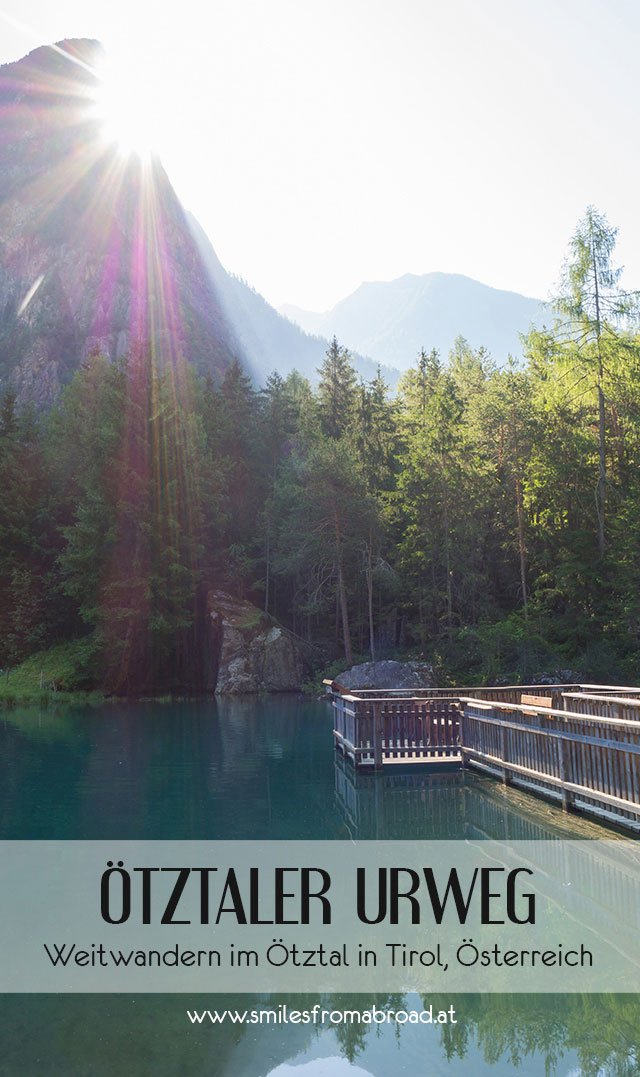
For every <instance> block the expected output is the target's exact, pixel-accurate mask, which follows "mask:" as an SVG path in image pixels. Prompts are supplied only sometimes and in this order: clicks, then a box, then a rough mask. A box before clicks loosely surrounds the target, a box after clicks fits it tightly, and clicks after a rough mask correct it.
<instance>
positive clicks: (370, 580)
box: [367, 529, 376, 662]
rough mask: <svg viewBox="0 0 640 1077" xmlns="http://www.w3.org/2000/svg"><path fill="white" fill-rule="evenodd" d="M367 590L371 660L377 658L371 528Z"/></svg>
mask: <svg viewBox="0 0 640 1077" xmlns="http://www.w3.org/2000/svg"><path fill="white" fill-rule="evenodd" d="M367 591H368V598H369V650H370V651H371V661H372V662H375V660H376V648H375V643H374V638H373V532H372V531H371V529H369V568H368V572H367Z"/></svg>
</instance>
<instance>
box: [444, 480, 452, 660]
mask: <svg viewBox="0 0 640 1077" xmlns="http://www.w3.org/2000/svg"><path fill="white" fill-rule="evenodd" d="M442 507H443V511H444V563H445V571H446V573H447V637H448V651H449V661H450V662H453V596H452V591H451V558H450V552H449V505H448V503H447V487H446V483H444V482H443V484H442Z"/></svg>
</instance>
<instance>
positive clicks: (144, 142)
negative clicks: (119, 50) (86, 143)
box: [91, 57, 163, 158]
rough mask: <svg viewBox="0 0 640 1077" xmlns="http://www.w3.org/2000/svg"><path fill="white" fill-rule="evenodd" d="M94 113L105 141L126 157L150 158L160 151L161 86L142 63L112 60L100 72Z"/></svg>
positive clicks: (161, 127) (161, 120) (107, 60)
mask: <svg viewBox="0 0 640 1077" xmlns="http://www.w3.org/2000/svg"><path fill="white" fill-rule="evenodd" d="M97 75H98V79H99V81H98V86H97V88H96V91H95V101H94V103H93V106H92V108H91V114H92V115H93V116H94V117H95V119H97V120H98V121H99V122H100V123H101V125H102V132H103V137H104V139H105V141H107V142H108V143H110V144H115V145H116V146H117V147H118V149H119V150H120V151H121V153H122V154H123V155H127V156H128V155H130V154H137V155H138V156H139V157H143V158H144V157H147V158H148V157H150V156H151V155H153V154H157V153H159V151H160V145H161V141H162V131H163V116H162V112H163V108H162V103H161V100H162V93H161V87H160V86H159V85H158V84H157V82H156V83H155V84H154V80H153V79H152V78H151V76H150V74H149V72H148V71H146V70H144V69H143V68H142V67H141V65H140V64H137V65H136V64H135V63H131V62H129V63H124V62H118V60H117V58H113V57H110V58H108V59H106V60H105V62H104V64H103V65H101V67H100V68H99V69H98V71H97Z"/></svg>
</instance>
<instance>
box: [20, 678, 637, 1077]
mask: <svg viewBox="0 0 640 1077" xmlns="http://www.w3.org/2000/svg"><path fill="white" fill-rule="evenodd" d="M331 728H332V722H331V715H330V712H329V709H328V707H327V706H326V704H325V703H323V702H311V703H310V702H303V701H302V700H300V699H298V698H291V697H289V698H284V699H283V698H278V699H275V698H273V697H272V698H269V699H255V700H250V701H246V700H242V701H241V700H234V701H218V702H213V701H207V702H198V703H180V704H177V703H161V704H160V703H136V704H133V703H127V704H124V703H114V704H107V705H105V706H102V707H98V708H96V707H90V708H77V707H76V708H72V707H58V708H55V707H54V708H51V709H47V710H43V711H42V712H39V711H37V710H34V709H29V710H20V709H15V710H12V711H4V712H2V713H1V714H0V760H1V762H0V836H2V837H3V838H10V839H16V838H29V839H33V838H41V839H48V838H49V839H50V838H67V839H77V838H93V839H105V838H121V839H126V838H152V839H153V838H156V839H160V838H162V839H186V838H198V839H214V838H224V839H227V840H240V839H246V838H253V839H265V840H268V839H275V838H292V839H293V838H295V839H309V840H311V839H318V838H329V839H345V838H347V839H348V838H354V839H355V838H360V839H384V838H387V839H407V838H416V839H417V838H421V839H425V838H432V839H435V838H439V839H445V838H446V839H455V838H495V839H499V840H500V839H502V840H516V839H540V838H542V839H551V840H552V839H557V838H568V837H572V838H579V837H587V838H593V837H602V836H606V837H615V836H616V833H615V832H614V831H612V830H610V829H607V828H604V827H602V826H600V825H598V824H596V823H593V822H591V821H589V820H586V819H581V818H579V817H577V816H566V815H563V813H562V812H561V811H560V810H559V809H558V808H557V807H556V806H555V805H553V804H548V803H546V802H545V801H542V800H538V799H536V798H534V797H531V796H529V795H527V794H526V793H523V792H518V791H517V790H514V789H512V788H511V789H505V788H503V787H502V786H501V785H500V784H499V783H498V782H495V781H494V780H492V779H491V778H488V777H485V776H483V775H478V774H473V773H472V772H462V771H455V770H454V771H452V770H448V771H430V772H428V773H424V772H422V773H417V772H412V773H409V774H400V773H384V774H382V775H377V776H375V775H362V774H357V775H356V774H355V773H354V772H353V770H352V768H351V767H350V766H349V765H345V763H344V762H343V760H342V759H341V758H340V757H338V756H334V753H333V748H332V737H331ZM314 1002H318V1003H319V1004H321V1005H323V1006H324V1008H326V1009H329V1010H333V1009H342V1008H343V1007H345V1008H348V1009H362V1010H370V1009H371V1007H373V1006H374V1005H375V1006H376V1007H378V1009H380V1010H382V1009H385V1008H387V1006H391V1008H395V1009H398V1008H400V1009H403V1008H408V1009H414V1010H421V1009H422V1007H423V1005H424V1006H425V1007H426V1006H428V1005H430V1004H433V1005H434V1006H435V1007H436V1008H440V1007H442V1008H443V1009H448V1007H449V1006H450V1005H452V1004H453V1005H454V1006H455V1008H456V1014H457V1019H458V1021H457V1024H456V1025H441V1026H438V1025H425V1024H420V1025H417V1024H411V1023H407V1024H404V1025H402V1026H394V1025H384V1026H379V1027H376V1026H375V1025H370V1024H364V1023H360V1024H358V1023H356V1024H353V1025H349V1024H343V1025H340V1026H335V1027H332V1026H329V1025H325V1026H323V1027H322V1028H317V1027H314V1026H313V1025H312V1024H303V1023H301V1024H284V1023H281V1024H258V1025H250V1024H232V1023H226V1024H224V1025H218V1026H212V1025H210V1024H209V1025H208V1026H207V1025H206V1024H203V1025H195V1026H194V1025H192V1024H191V1023H190V1022H189V1019H188V1018H187V1015H186V1011H187V1009H192V1010H193V1009H202V1010H203V1009H206V1008H211V1007H214V1006H215V1007H218V1008H220V1009H222V1008H226V1009H233V1010H235V1009H237V1010H239V1011H244V1010H252V1009H274V1010H277V1008H278V1006H280V1005H282V1004H284V1003H286V1004H287V1005H288V1006H289V1008H290V1009H291V1008H295V1009H299V1010H308V1009H310V1008H311V1006H312V1005H313V1004H314ZM1 1032H2V1036H1V1039H2V1058H1V1061H0V1074H7V1075H14V1074H16V1075H17V1074H27V1075H29V1074H31V1073H33V1074H35V1073H38V1074H41V1073H44V1074H47V1073H49V1074H55V1075H58V1074H60V1075H62V1074H64V1075H76V1074H78V1075H80V1074H95V1075H103V1074H104V1075H107V1074H108V1075H114V1077H117V1075H120V1074H123V1075H124V1074H127V1075H129V1074H134V1075H136V1074H154V1075H156V1074H157V1075H164V1074H167V1075H173V1074H185V1075H193V1077H199V1075H200V1074H202V1075H204V1074H207V1075H212V1074H214V1075H217V1074H220V1075H221V1077H258V1075H266V1074H276V1075H277V1077H296V1075H298V1077H313V1075H314V1074H317V1075H318V1077H319V1075H320V1074H322V1077H326V1075H333V1074H335V1075H336V1077H339V1075H340V1074H341V1073H349V1072H351V1073H352V1074H353V1077H357V1075H358V1074H360V1075H362V1074H365V1075H366V1074H373V1075H375V1077H383V1075H384V1077H388V1075H390V1077H394V1075H395V1074H428V1075H434V1077H438V1075H440V1074H447V1075H451V1077H458V1075H465V1074H468V1073H473V1074H474V1075H477V1077H481V1075H483V1074H485V1073H486V1074H489V1073H492V1074H512V1073H518V1074H524V1075H529V1074H531V1075H534V1074H556V1073H557V1074H565V1075H570V1074H571V1075H572V1077H577V1075H579V1074H580V1075H584V1077H630V1075H631V1074H637V1073H639V1072H640V1001H639V1000H638V996H635V995H616V996H587V995H585V996H576V995H563V996H548V995H535V996H534V995H525V996H515V997H508V996H504V995H482V996H479V995H470V996H461V995H451V996H443V997H442V998H437V999H436V998H434V997H431V998H424V999H420V998H419V997H418V996H417V995H414V996H411V997H408V998H407V999H404V1000H402V999H400V998H393V999H388V998H387V999H385V998H381V997H380V996H368V995H367V996H354V995H345V996H341V997H340V998H337V997H326V996H325V997H322V998H318V999H316V998H314V997H313V996H309V995H305V996H296V997H294V998H288V999H285V998H283V997H280V996H279V997H277V998H275V997H265V996H260V997H257V996H247V995H241V996H236V997H234V998H231V997H228V996H226V997H224V998H222V997H221V996H215V995H212V996H206V997H204V996H196V997H194V998H189V997H188V996H176V995H173V996H148V995H147V996H131V995H100V996H98V995H94V996H91V995H82V996H79V995H76V996H64V995H57V996H51V995H34V996H4V998H3V1017H2V1029H1Z"/></svg>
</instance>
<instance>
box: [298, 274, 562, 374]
mask: <svg viewBox="0 0 640 1077" xmlns="http://www.w3.org/2000/svg"><path fill="white" fill-rule="evenodd" d="M279 310H280V313H281V314H284V315H285V316H286V317H288V318H290V319H291V320H292V321H295V322H296V323H297V324H298V325H300V326H301V327H302V328H303V329H305V330H306V331H307V332H310V333H318V334H321V335H322V336H325V337H332V336H334V335H335V336H336V337H337V338H338V340H339V341H340V343H341V344H343V345H345V346H346V347H348V348H354V349H356V350H357V351H359V352H362V353H363V354H364V355H368V356H371V358H372V359H374V360H376V361H377V362H380V363H385V364H388V365H389V366H394V367H396V368H399V369H401V370H406V369H407V367H409V366H410V365H411V364H412V363H413V362H414V361H415V358H416V356H417V355H418V354H419V352H420V350H421V349H422V348H424V349H425V350H426V351H430V350H431V349H432V348H437V349H438V351H439V352H440V353H441V354H442V355H447V353H448V352H449V350H450V348H451V347H452V345H453V342H454V340H455V339H456V337H457V336H463V337H465V338H466V339H467V340H468V342H469V344H470V345H471V346H472V347H474V348H479V347H480V346H484V347H485V348H486V349H488V350H489V351H490V352H491V354H492V356H493V357H494V359H496V361H497V362H499V363H502V362H504V361H505V360H506V358H507V356H508V354H509V353H512V354H518V353H519V352H520V340H519V333H524V332H526V331H527V329H528V328H529V326H530V325H531V323H533V322H539V321H540V320H541V319H543V317H544V314H545V305H544V304H543V303H541V301H540V300H538V299H531V298H528V297H527V296H523V295H519V294H518V293H517V292H509V291H504V290H501V289H498V288H491V287H489V285H486V284H481V283H480V282H479V281H475V280H472V279H471V278H470V277H465V276H463V275H461V274H457V273H426V274H424V275H423V276H416V275H415V274H413V273H406V274H405V275H404V276H402V277H398V278H397V279H396V280H392V281H375V282H368V283H365V284H361V285H360V287H359V288H357V289H356V291H355V292H353V294H352V295H350V296H347V298H346V299H343V300H341V301H340V302H339V303H337V304H336V305H335V307H333V308H332V309H331V310H329V311H326V312H325V313H316V312H312V311H304V310H301V309H300V308H298V307H294V306H290V305H285V306H281V307H280V308H279Z"/></svg>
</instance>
